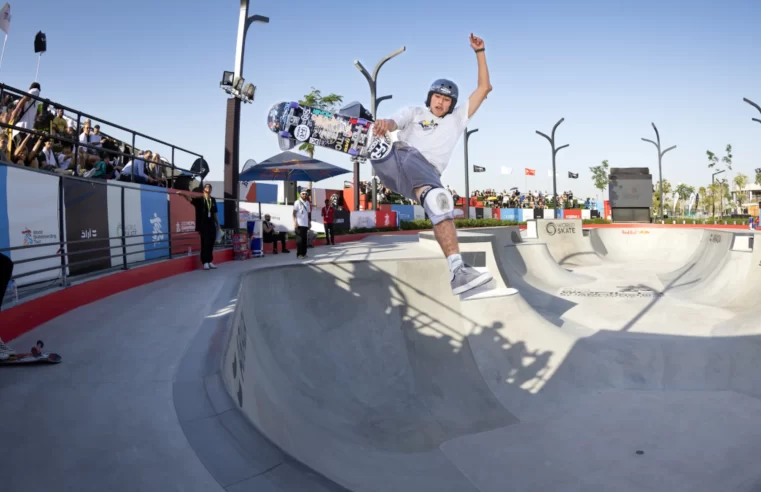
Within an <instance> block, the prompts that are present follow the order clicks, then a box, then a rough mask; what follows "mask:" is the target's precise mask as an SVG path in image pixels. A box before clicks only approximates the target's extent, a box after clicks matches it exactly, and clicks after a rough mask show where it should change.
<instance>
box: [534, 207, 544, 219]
mask: <svg viewBox="0 0 761 492" xmlns="http://www.w3.org/2000/svg"><path fill="white" fill-rule="evenodd" d="M534 218H535V219H543V218H544V209H543V208H535V209H534Z"/></svg>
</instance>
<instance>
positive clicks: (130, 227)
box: [106, 182, 145, 267]
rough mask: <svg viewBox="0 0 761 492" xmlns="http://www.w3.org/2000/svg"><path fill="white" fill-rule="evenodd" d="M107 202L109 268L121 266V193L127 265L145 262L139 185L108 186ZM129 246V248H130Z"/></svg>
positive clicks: (120, 184)
mask: <svg viewBox="0 0 761 492" xmlns="http://www.w3.org/2000/svg"><path fill="white" fill-rule="evenodd" d="M106 193H107V195H108V197H107V200H108V235H109V237H110V238H111V239H110V240H109V244H110V245H111V247H112V249H111V266H112V267H117V266H122V265H123V264H124V263H123V261H124V260H123V259H122V257H121V256H116V255H121V254H123V252H124V250H123V248H122V240H121V236H122V193H123V194H124V220H125V222H126V224H127V225H126V226H124V228H123V230H124V235H125V236H126V237H125V243H126V244H127V263H135V262H138V261H143V260H145V248H144V247H143V244H142V243H143V242H144V241H145V239H143V221H142V212H141V208H140V185H139V184H135V183H123V182H118V184H110V185H109V186H108V190H107V192H106ZM130 245H131V246H130Z"/></svg>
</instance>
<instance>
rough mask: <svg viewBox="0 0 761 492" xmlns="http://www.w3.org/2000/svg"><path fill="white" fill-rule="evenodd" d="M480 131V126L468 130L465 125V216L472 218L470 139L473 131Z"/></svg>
mask: <svg viewBox="0 0 761 492" xmlns="http://www.w3.org/2000/svg"><path fill="white" fill-rule="evenodd" d="M477 131H478V128H476V129H475V130H468V127H465V218H466V219H467V218H470V179H469V177H470V169H469V168H468V139H469V138H470V135H471V134H473V133H476V132H477Z"/></svg>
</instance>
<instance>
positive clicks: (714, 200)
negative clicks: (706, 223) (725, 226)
mask: <svg viewBox="0 0 761 492" xmlns="http://www.w3.org/2000/svg"><path fill="white" fill-rule="evenodd" d="M724 171H725V170H724V169H722V170H721V171H716V172H715V173H713V174H712V175H711V215H712V216H714V217H716V197H715V196H713V190H715V189H716V188H714V178H715V177H716V175H717V174H721V173H723V172H724ZM722 191H723V190H722ZM721 196H722V195H721V193H719V197H721ZM721 204H722V205H724V200H723V199H722V200H721Z"/></svg>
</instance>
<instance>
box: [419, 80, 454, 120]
mask: <svg viewBox="0 0 761 492" xmlns="http://www.w3.org/2000/svg"><path fill="white" fill-rule="evenodd" d="M434 94H441V95H442V96H447V97H451V98H452V105H451V106H449V111H448V112H447V114H449V113H451V112H452V111H454V107H455V106H456V105H457V98H458V97H459V95H460V90H459V89H458V88H457V84H455V83H454V82H452V81H451V80H449V79H436V80H435V81H434V82H433V84H431V88H430V89H428V98H427V99H426V100H425V107H426V108H429V109H430V107H431V97H433V95H434ZM445 116H446V115H445Z"/></svg>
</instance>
